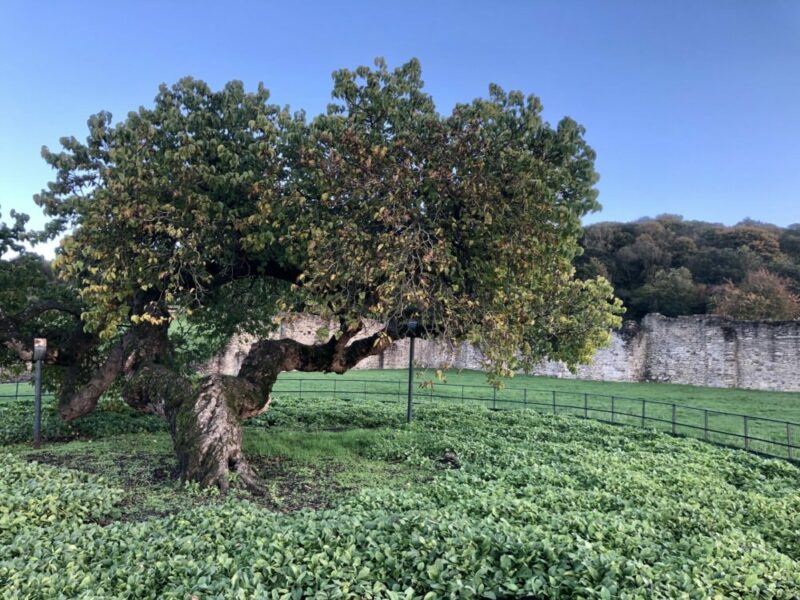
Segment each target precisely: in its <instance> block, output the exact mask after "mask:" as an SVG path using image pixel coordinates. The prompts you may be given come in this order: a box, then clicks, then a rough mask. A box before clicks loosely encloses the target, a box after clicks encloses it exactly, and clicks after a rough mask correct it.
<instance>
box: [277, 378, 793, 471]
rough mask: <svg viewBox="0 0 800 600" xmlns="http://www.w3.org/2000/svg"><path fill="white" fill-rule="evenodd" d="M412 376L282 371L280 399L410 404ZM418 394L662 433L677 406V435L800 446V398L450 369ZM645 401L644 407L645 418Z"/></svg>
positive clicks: (781, 450)
mask: <svg viewBox="0 0 800 600" xmlns="http://www.w3.org/2000/svg"><path fill="white" fill-rule="evenodd" d="M407 376H408V374H407V371H405V370H399V369H387V370H367V369H365V370H352V371H349V372H348V373H346V374H344V375H333V374H328V375H326V374H321V373H284V374H282V375H281V377H280V379H279V384H278V385H277V386H276V390H277V392H276V393H277V394H279V395H280V394H283V395H284V396H286V397H289V396H299V395H302V394H305V395H308V396H312V395H324V396H333V395H334V394H335V396H336V397H337V398H342V399H354V398H360V399H364V398H372V399H376V400H381V401H385V402H398V403H404V402H405V401H406V396H407ZM300 379H302V381H299V380H300ZM553 392H555V394H554V393H553ZM414 394H415V401H416V402H417V403H424V402H433V401H440V402H441V401H444V402H447V403H449V404H451V405H455V406H454V409H455V410H457V406H459V405H462V404H480V405H483V406H488V407H493V408H499V409H505V408H528V409H531V410H537V411H540V412H548V413H554V412H555V413H557V414H573V415H576V416H587V417H591V418H596V419H601V420H605V421H611V422H615V423H623V424H628V425H635V426H642V424H644V426H645V427H648V428H654V429H660V430H663V431H672V417H673V409H672V405H673V404H674V405H675V421H676V426H675V433H677V434H681V435H687V436H691V437H698V438H701V439H708V440H710V441H714V442H718V443H722V444H728V445H732V446H736V447H745V445H747V446H748V447H749V448H750V449H751V450H755V451H760V452H764V453H767V454H770V455H775V456H782V457H788V455H789V448H787V446H786V444H787V443H788V442H789V441H791V443H792V444H793V445H796V446H800V426H795V425H789V426H788V427H787V425H786V423H785V421H792V422H794V423H800V393H789V392H768V391H758V390H742V389H725V388H709V387H699V386H690V385H675V384H663V383H619V382H605V381H583V380H572V379H558V378H554V377H531V376H524V375H520V376H516V377H514V378H513V379H510V380H507V381H506V382H505V386H504V387H503V388H502V389H499V390H496V391H495V390H494V389H492V388H491V387H489V386H487V382H486V375H485V374H484V373H481V372H478V371H467V370H465V371H455V370H451V371H447V372H446V373H445V381H444V382H440V381H439V380H437V378H436V376H435V372H434V371H430V370H427V371H426V370H417V371H416V373H415V392H414ZM642 399H644V400H645V401H646V406H645V407H644V409H645V410H644V420H643V419H642V409H643V407H642ZM704 409H706V410H704ZM726 413H728V414H726ZM729 413H733V414H734V415H735V416H734V415H731V414H729ZM739 415H748V416H750V417H759V418H750V419H748V420H747V424H746V426H747V435H748V438H749V439H748V440H745V438H744V437H742V436H744V434H745V422H744V421H745V420H744V418H743V417H742V416H739ZM772 420H775V421H779V422H773V421H772ZM792 458H800V449H793V450H792Z"/></svg>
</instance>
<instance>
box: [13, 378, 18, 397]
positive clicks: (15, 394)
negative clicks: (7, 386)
mask: <svg viewBox="0 0 800 600" xmlns="http://www.w3.org/2000/svg"><path fill="white" fill-rule="evenodd" d="M14 400H19V379H17V387H16V388H14Z"/></svg>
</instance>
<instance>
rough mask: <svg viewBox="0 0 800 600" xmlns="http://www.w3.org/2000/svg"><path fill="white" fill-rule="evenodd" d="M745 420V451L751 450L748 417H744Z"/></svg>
mask: <svg viewBox="0 0 800 600" xmlns="http://www.w3.org/2000/svg"><path fill="white" fill-rule="evenodd" d="M743 418H744V449H745V450H750V435H749V433H750V432H749V431H748V427H747V424H748V420H749V419H748V418H747V416H744V417H743Z"/></svg>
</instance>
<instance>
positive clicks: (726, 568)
mask: <svg viewBox="0 0 800 600" xmlns="http://www.w3.org/2000/svg"><path fill="white" fill-rule="evenodd" d="M99 413H100V415H99V416H98V417H97V421H96V422H95V423H94V425H95V426H97V428H98V429H97V432H93V430H92V428H91V427H87V428H86V429H84V430H83V432H82V434H81V435H82V439H80V440H75V441H70V442H62V443H54V442H49V443H48V444H46V445H45V447H44V448H42V449H41V450H39V451H33V450H31V448H30V447H29V446H28V445H20V444H11V445H7V446H6V447H5V448H4V449H2V450H0V453H2V452H3V451H4V452H5V456H3V457H2V461H0V594H2V596H3V597H7V598H56V597H86V598H90V597H91V598H96V597H102V598H190V597H192V596H195V597H197V598H202V599H206V598H273V597H274V598H427V599H433V598H514V597H516V598H528V599H536V598H577V597H580V598H679V597H687V598H794V597H796V593H797V590H798V589H800V468H798V467H797V466H795V465H792V464H791V463H789V462H786V461H783V460H779V459H771V460H767V459H763V458H759V457H758V456H755V455H753V454H749V453H745V452H742V451H736V450H729V449H724V448H720V447H717V446H714V445H711V444H706V443H703V442H700V441H697V440H691V439H682V438H674V437H671V436H668V435H665V434H663V433H660V432H655V431H651V430H642V429H635V428H630V427H619V426H613V425H608V424H603V423H600V422H597V421H593V420H584V419H576V418H574V417H570V416H561V415H559V416H553V415H542V414H537V413H536V412H534V411H515V410H510V411H491V410H488V409H486V408H485V407H481V406H469V405H465V406H464V407H463V408H461V409H460V410H453V409H452V406H450V405H447V404H444V403H436V404H425V405H421V406H419V407H418V410H417V418H416V420H415V422H414V424H413V425H412V426H411V427H408V426H406V425H404V423H403V421H404V411H403V407H402V405H397V404H392V403H383V402H379V401H375V400H370V399H368V400H366V401H364V400H359V399H352V400H351V401H349V402H344V401H341V400H336V401H334V400H326V399H319V398H312V397H309V396H304V398H303V399H302V400H300V399H278V400H276V401H275V403H274V406H273V407H272V408H271V409H270V410H269V411H268V412H267V413H265V414H264V415H261V416H259V417H257V418H256V419H253V420H252V422H251V425H252V426H251V427H248V428H247V429H246V432H245V448H246V452H247V453H248V455H249V457H250V459H251V461H252V462H253V463H254V464H255V465H256V468H257V470H258V471H259V473H260V474H261V475H262V477H264V478H265V479H266V480H267V481H268V482H269V492H268V494H267V495H266V496H264V497H253V496H250V495H249V494H247V493H244V492H241V491H239V492H233V493H231V494H230V495H229V496H227V497H222V496H220V495H219V494H218V493H215V492H213V491H211V492H209V491H202V490H199V489H198V488H197V487H196V486H191V485H190V486H186V485H182V484H181V483H180V482H178V481H176V480H175V478H174V474H173V470H174V459H173V457H172V455H171V452H170V448H169V446H170V443H169V438H168V435H167V433H166V432H165V431H164V430H163V429H158V428H154V429H153V430H152V431H150V430H143V429H146V427H149V425H146V424H147V423H151V421H150V420H148V419H149V418H145V421H139V420H136V419H137V418H135V417H133V416H132V415H129V414H127V413H126V412H125V409H124V407H119V406H117V405H116V404H114V403H104V404H103V405H101V407H100V411H99ZM15 415H16V417H15ZM0 416H2V417H4V419H5V420H6V421H8V420H9V419H13V418H18V417H19V415H18V414H17V413H9V414H2V415H0ZM120 421H121V422H123V423H125V424H127V425H128V426H130V427H135V428H136V432H135V433H125V432H124V431H122V430H120V429H117V430H113V429H112V428H111V426H110V425H109V423H111V422H117V423H118V422H120ZM152 423H155V421H152Z"/></svg>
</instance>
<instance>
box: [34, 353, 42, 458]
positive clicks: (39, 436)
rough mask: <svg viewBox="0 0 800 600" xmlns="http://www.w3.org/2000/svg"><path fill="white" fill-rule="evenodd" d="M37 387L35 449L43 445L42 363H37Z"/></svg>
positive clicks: (35, 397) (35, 394) (38, 361)
mask: <svg viewBox="0 0 800 600" xmlns="http://www.w3.org/2000/svg"><path fill="white" fill-rule="evenodd" d="M35 376H36V384H35V385H36V387H35V391H34V400H33V447H34V448H39V446H41V445H42V361H41V360H37V361H36V374H35Z"/></svg>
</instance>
